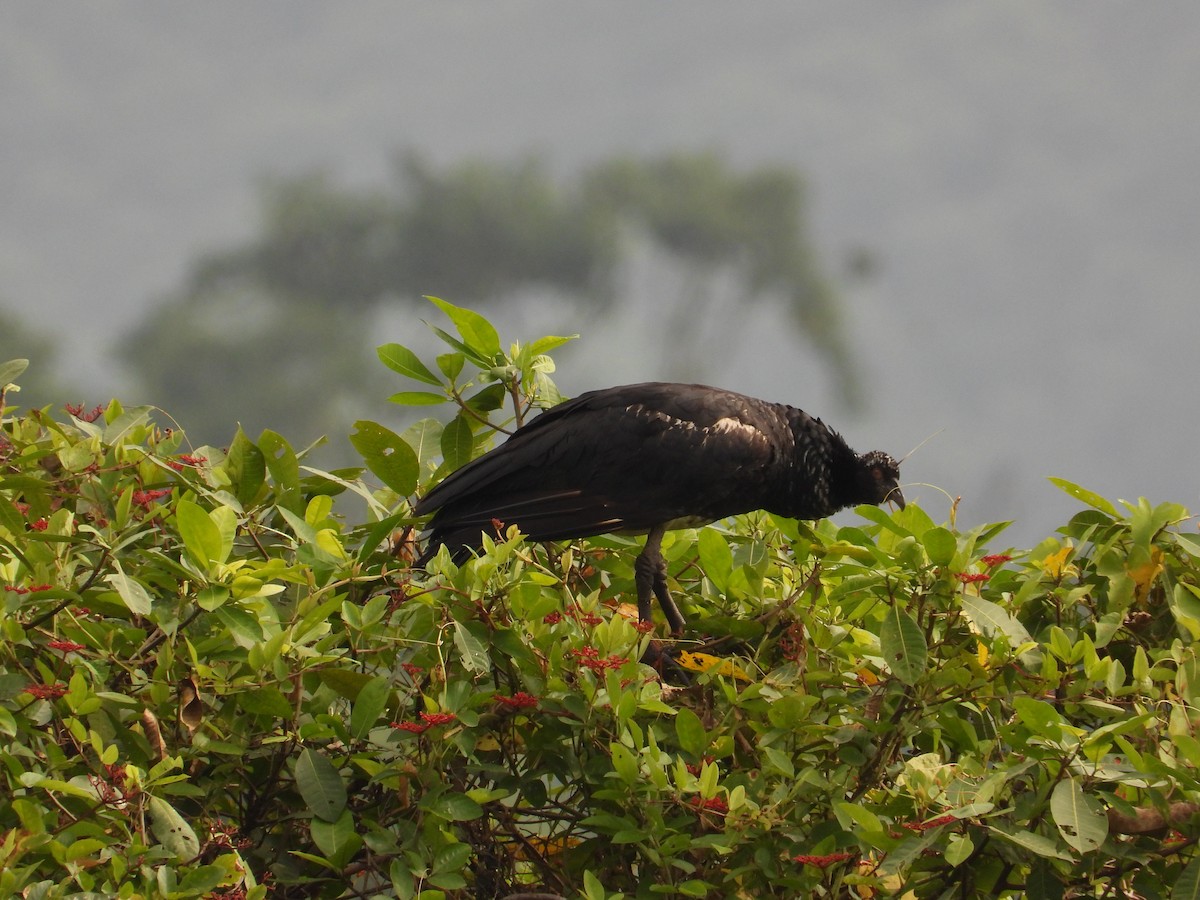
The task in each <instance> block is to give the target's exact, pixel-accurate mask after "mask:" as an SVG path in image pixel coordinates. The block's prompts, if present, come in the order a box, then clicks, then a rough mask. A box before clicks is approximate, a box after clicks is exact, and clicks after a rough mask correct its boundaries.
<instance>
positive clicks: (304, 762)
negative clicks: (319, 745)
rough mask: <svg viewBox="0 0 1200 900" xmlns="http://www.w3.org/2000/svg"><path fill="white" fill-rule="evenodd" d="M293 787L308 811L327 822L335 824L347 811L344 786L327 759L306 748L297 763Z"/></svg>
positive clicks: (336, 771)
mask: <svg viewBox="0 0 1200 900" xmlns="http://www.w3.org/2000/svg"><path fill="white" fill-rule="evenodd" d="M296 788H297V789H298V790H299V791H300V796H301V797H303V798H304V802H305V803H306V804H308V808H309V811H310V812H311V813H312V814H313V815H314V816H316V817H317V818H319V819H324V820H325V821H326V822H336V821H337V820H338V817H339V816H341V814H342V810H344V809H345V808H346V785H345V784H344V783H343V782H342V776H341V775H339V774H338V770H337V769H336V768H334V765H333V763H331V762H330V761H329V760H328V759H327V758H326V757H324V756H322V755H321V754H320V753H318V752H317V751H315V750H312V749H307V748H306V749H305V750H304V751H303V752H302V753H301V754H300V758H299V759H298V760H296Z"/></svg>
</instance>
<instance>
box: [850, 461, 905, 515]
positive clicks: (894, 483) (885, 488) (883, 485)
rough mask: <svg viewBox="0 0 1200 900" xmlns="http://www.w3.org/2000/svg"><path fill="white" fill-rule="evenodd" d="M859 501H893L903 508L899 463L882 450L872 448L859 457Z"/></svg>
mask: <svg viewBox="0 0 1200 900" xmlns="http://www.w3.org/2000/svg"><path fill="white" fill-rule="evenodd" d="M859 463H860V466H861V468H860V469H859V476H858V477H859V497H858V501H859V502H860V503H874V504H876V505H879V504H880V503H889V502H890V503H895V504H896V505H897V506H898V507H900V508H901V509H904V495H903V494H902V493H900V464H899V463H898V462H896V460H895V459H893V458H892V456H890V455H889V454H887V453H884V452H883V451H882V450H872V451H871V452H870V453H864V454H863V455H862V456H861V457H859Z"/></svg>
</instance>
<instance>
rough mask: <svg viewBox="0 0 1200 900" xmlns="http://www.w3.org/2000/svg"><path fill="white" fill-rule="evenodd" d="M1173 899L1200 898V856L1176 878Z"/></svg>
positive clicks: (1192, 899) (1188, 899)
mask: <svg viewBox="0 0 1200 900" xmlns="http://www.w3.org/2000/svg"><path fill="white" fill-rule="evenodd" d="M1171 900H1200V857H1196V858H1195V859H1193V860H1192V861H1191V862H1190V863H1188V864H1187V866H1186V867H1185V868H1184V870H1183V871H1182V872H1180V873H1179V877H1178V878H1176V879H1175V884H1173V885H1172V886H1171Z"/></svg>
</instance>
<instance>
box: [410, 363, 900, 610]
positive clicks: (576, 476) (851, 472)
mask: <svg viewBox="0 0 1200 900" xmlns="http://www.w3.org/2000/svg"><path fill="white" fill-rule="evenodd" d="M899 477H900V467H899V465H898V464H897V463H896V461H895V460H894V459H893V458H892V457H891V456H889V455H888V454H886V453H883V452H881V451H879V450H873V451H871V452H870V453H864V454H862V455H861V456H860V455H859V454H857V453H855V452H854V451H853V450H851V449H850V448H849V447H848V446H847V445H846V442H845V441H844V440H843V439H842V437H841V436H840V435H839V434H838V433H837V432H835V431H833V430H832V429H830V428H828V427H827V426H826V425H825V424H824V423H822V422H821V420H820V419H817V418H814V417H813V416H810V415H808V414H807V413H805V412H803V411H802V410H799V409H795V408H793V407H790V406H784V405H782V404H779V403H767V402H766V401H764V400H756V399H754V398H753V397H747V396H744V395H742V394H737V393H734V392H733V391H726V390H722V389H720V388H714V387H707V386H705V385H699V384H667V383H656V382H651V383H647V384H631V385H625V386H622V387H612V388H606V389H604V390H598V391H589V392H588V393H586V394H581V395H580V396H578V397H576V398H575V399H574V400H568V401H567V402H565V403H560V404H559V405H558V406H555V407H552V408H551V409H549V410H547V411H546V412H544V413H542V414H541V415H539V416H537V417H536V418H535V419H533V420H532V421H530V422H529V423H528V424H526V425H524V426H523V427H521V428H519V429H518V430H517V431H516V432H514V433H513V434H512V436H511V437H509V439H508V440H507V441H505V442H504V443H503V444H501V445H500V446H498V447H496V448H495V449H493V450H491V451H489V452H488V453H485V454H484V455H483V456H481V457H479V458H478V459H475V460H472V461H471V462H470V463H468V464H467V465H465V466H463V467H462V468H461V469H458V470H457V471H455V472H453V473H451V474H450V475H449V476H448V477H447V478H446V479H445V480H444V481H442V482H441V484H439V485H437V486H436V487H435V488H433V489H432V490H431V491H429V493H427V494H426V495H425V496H424V497H423V498H421V500H420V501H419V502H418V503H417V505H416V507H415V509H414V512H415V513H416V514H417V515H425V514H427V513H431V512H432V513H434V516H433V518H432V519H431V520H430V522H429V534H428V543H427V545H426V549H425V552H424V553H423V554H422V556H421V558H420V559H418V560H417V563H416V564H417V565H418V566H423V565H424V564H425V563H427V562H428V561H429V560H430V559H432V558H433V556H434V555H435V554H436V553H437V551H438V548H440V547H442V546H443V545H444V546H446V547H449V548H450V551H451V553H452V554H453V556H454V558H455V559H456V560H457V561H459V562H462V561H463V560H465V559H467V558H468V557H469V556H470V554H471V552H472V551H473V550H476V549H478V548H479V547H480V544H481V539H482V535H483V534H484V533H486V534H489V535H491V536H497V535H499V534H503V530H504V529H506V528H507V527H508V526H509V525H517V526H518V527H519V528H520V530H521V532H522V533H523V534H524V535H526V536H527V537H528V538H529V539H530V540H535V541H552V540H560V539H566V538H581V537H589V536H592V535H597V534H604V533H607V532H629V533H635V534H640V533H645V534H647V538H646V546H645V549H643V550H642V552H641V553H640V554H639V555H638V557H637V560H636V561H635V564H634V572H635V584H636V586H637V595H638V615H639V617H640V618H641V620H642V621H650V617H651V610H650V597H651V594H653V595H654V596H657V597H658V602H659V605H660V606H661V607H662V610H663V613H664V614H665V615H666V617H667V621H668V622H669V623H670V626H671V630H672V631H673V632H676V633H678V632H680V631H682V630H683V625H684V619H683V616H682V615H681V614H680V612H679V609H678V607H676V605H675V602H674V601H673V600H672V599H671V595H670V593H669V592H668V590H667V579H666V562H665V561H664V560H663V557H662V553H661V550H660V546H661V543H662V538H663V534H664V533H665V532H666V531H667V530H668V529H671V528H688V527H694V526H697V525H702V524H705V523H708V522H713V521H716V520H717V519H723V518H725V517H727V516H732V515H736V514H737V513H744V512H750V511H751V510H756V509H765V510H767V511H768V512H772V513H776V514H778V515H781V516H787V517H789V518H796V519H820V518H823V517H825V516H828V515H832V514H833V513H835V512H837V511H838V510H839V509H844V508H846V507H848V506H853V505H856V504H859V503H875V504H878V503H883V502H884V501H892V502H894V503H895V504H896V505H897V506H899V507H900V508H903V507H904V497H903V495H902V494H901V493H900V487H899V484H898V480H899Z"/></svg>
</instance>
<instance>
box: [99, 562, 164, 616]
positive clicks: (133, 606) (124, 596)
mask: <svg viewBox="0 0 1200 900" xmlns="http://www.w3.org/2000/svg"><path fill="white" fill-rule="evenodd" d="M113 568H114V569H116V570H117V571H115V572H112V573H110V574H108V575H105V576H104V580H105V581H107V582H108V583H109V584H110V585H112V588H113V590H115V591H116V592H117V594H118V596H120V598H121V602H122V603H124V604H125V606H126V607H127V608H128V609H129V611H130V612H131V613H133V614H134V615H138V616H148V615H150V608H151V605H152V602H153V601H152V600H151V599H150V592H149V591H147V590H146V588H145V587H143V586H142V583H141V582H140V581H138V580H137V579H136V578H131V577H130V576H128V575H126V574H125V570H124V569H122V568H121V564H120V563H119V562H117V561H116V560H113Z"/></svg>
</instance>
